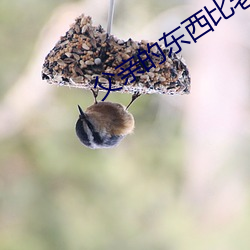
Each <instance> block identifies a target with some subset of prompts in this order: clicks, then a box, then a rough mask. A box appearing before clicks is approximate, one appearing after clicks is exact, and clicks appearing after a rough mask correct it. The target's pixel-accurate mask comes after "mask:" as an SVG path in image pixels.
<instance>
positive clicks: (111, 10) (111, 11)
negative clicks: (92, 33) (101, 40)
mask: <svg viewBox="0 0 250 250" xmlns="http://www.w3.org/2000/svg"><path fill="white" fill-rule="evenodd" d="M114 9H115V0H110V4H109V13H108V26H107V33H108V34H111V29H112V23H113V16H114Z"/></svg>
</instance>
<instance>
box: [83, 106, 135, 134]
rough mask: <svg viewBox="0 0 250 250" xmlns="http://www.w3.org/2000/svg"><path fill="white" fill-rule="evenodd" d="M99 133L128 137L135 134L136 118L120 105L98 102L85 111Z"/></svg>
mask: <svg viewBox="0 0 250 250" xmlns="http://www.w3.org/2000/svg"><path fill="white" fill-rule="evenodd" d="M85 114H86V116H87V117H89V120H90V122H91V123H92V124H93V125H94V127H95V128H96V130H97V131H99V132H104V131H106V132H107V133H108V134H110V135H128V134H130V133H132V132H133V129H134V124H135V122H134V118H133V116H132V115H131V114H130V113H129V112H128V111H127V110H126V109H125V107H124V106H123V105H121V104H119V103H112V102H98V103H96V104H93V105H92V106H90V107H88V108H87V109H86V111H85Z"/></svg>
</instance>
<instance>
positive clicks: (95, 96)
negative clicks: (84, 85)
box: [90, 88, 99, 104]
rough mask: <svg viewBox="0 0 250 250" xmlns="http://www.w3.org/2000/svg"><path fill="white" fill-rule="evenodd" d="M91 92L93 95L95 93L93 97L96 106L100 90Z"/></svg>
mask: <svg viewBox="0 0 250 250" xmlns="http://www.w3.org/2000/svg"><path fill="white" fill-rule="evenodd" d="M90 90H91V91H92V93H93V96H94V99H95V104H97V100H96V98H97V96H98V92H99V89H92V88H91V89H90Z"/></svg>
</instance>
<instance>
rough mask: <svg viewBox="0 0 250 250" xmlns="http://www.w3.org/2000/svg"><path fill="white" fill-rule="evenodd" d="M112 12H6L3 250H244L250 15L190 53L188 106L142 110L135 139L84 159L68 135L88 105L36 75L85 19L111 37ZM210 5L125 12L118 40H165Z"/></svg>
mask: <svg viewBox="0 0 250 250" xmlns="http://www.w3.org/2000/svg"><path fill="white" fill-rule="evenodd" d="M108 4H109V1H108V0H107V1H104V0H99V1H98V0H94V1H90V0H88V1H87V0H86V1H69V0H68V1H67V0H64V1H62V0H53V1H51V0H50V1H49V0H44V1H39V0H18V1H15V0H12V1H9V0H1V2H0V31H1V34H0V55H1V59H0V82H1V84H0V98H1V99H0V123H1V124H0V249H1V250H33V249H36V250H57V249H58V250H59V249H60V250H64V249H65V250H108V249H109V250H110V249H119V250H123V249H124V250H125V249H126V250H127V249H129V250H132V249H135V250H140V249H141V250H147V249H148V250H152V249H154V250H168V249H169V250H189V249H190V250H191V249H192V250H196V249H197V250H198V249H199V250H210V249H213V250H216V249H218V250H234V249H240V250H249V249H250V213H249V211H250V202H249V201H250V199H249V198H250V186H249V177H250V170H249V168H250V156H249V155H250V154H249V153H250V150H249V147H250V142H249V137H250V129H249V128H250V118H249V114H250V101H249V100H250V98H249V79H250V78H249V77H250V76H249V65H250V53H249V52H250V47H249V42H248V41H249V34H250V32H249V31H250V18H249V16H250V15H249V12H250V8H249V9H247V10H244V11H243V10H242V9H240V8H239V9H238V10H237V11H236V13H235V15H234V16H233V17H232V18H230V19H229V20H224V19H223V20H222V21H221V23H220V24H219V25H218V26H217V27H215V31H214V32H210V33H209V34H207V35H205V36H204V37H203V38H201V39H200V40H199V41H198V42H197V44H191V45H184V46H183V51H182V52H183V53H182V54H183V56H184V58H185V59H186V63H187V65H188V66H189V69H190V72H191V76H192V92H191V94H190V95H189V96H159V95H147V96H143V97H141V98H139V99H138V100H137V101H136V103H135V104H134V105H133V106H132V107H131V109H130V111H131V113H133V115H134V117H135V120H136V129H135V132H134V134H133V135H130V136H128V137H127V138H126V139H124V140H123V142H122V143H121V144H120V145H119V146H118V147H116V148H113V149H105V150H90V149H87V148H85V147H83V146H82V145H81V144H80V143H79V141H78V139H77V137H76V136H75V131H74V126H75V122H76V119H77V117H78V111H77V108H76V107H77V104H80V105H81V106H82V107H87V106H89V105H91V104H92V103H93V98H92V94H91V93H90V92H89V91H83V90H80V89H70V88H65V87H57V86H51V85H48V84H47V83H46V82H42V81H41V67H42V63H43V59H44V57H45V56H46V54H47V53H48V52H49V50H50V49H52V47H53V46H54V44H55V42H56V41H57V40H58V38H59V37H60V35H63V34H64V32H65V31H66V30H67V29H68V27H69V25H70V24H71V23H73V21H74V18H75V17H77V16H78V15H79V14H80V13H85V14H88V15H91V16H92V18H93V21H94V23H95V24H102V25H103V26H104V27H106V19H107V10H108ZM227 4H228V3H227ZM205 5H206V6H210V7H211V9H212V7H213V5H212V1H211V2H208V1H194V0H193V1H184V0H183V1H182V0H179V1H168V2H166V1H164V0H158V1H153V0H138V1H132V0H128V1H118V0H117V4H116V10H115V18H114V27H113V33H114V35H116V36H118V37H121V38H123V39H128V38H129V37H132V38H134V39H138V40H140V39H148V40H152V41H153V40H157V39H159V38H160V36H161V35H162V32H164V31H165V32H167V31H170V30H171V29H173V28H175V27H177V26H178V25H179V24H180V22H181V21H182V20H184V19H186V18H187V17H189V16H190V15H192V14H193V13H195V12H196V11H198V10H199V9H201V8H203V7H204V6H205ZM226 6H229V5H226ZM227 11H228V12H227V13H230V12H229V9H228V10H227ZM217 16H219V14H218V13H217ZM183 31H184V28H183ZM57 33H58V34H57ZM130 98H131V97H130V96H129V95H126V94H124V95H122V94H119V93H112V95H110V96H109V98H108V99H109V101H114V102H119V103H122V104H124V105H126V104H127V103H128V102H129V100H130Z"/></svg>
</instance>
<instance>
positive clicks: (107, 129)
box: [75, 90, 140, 149]
mask: <svg viewBox="0 0 250 250" xmlns="http://www.w3.org/2000/svg"><path fill="white" fill-rule="evenodd" d="M92 92H93V95H94V98H95V103H94V104H93V105H91V106H90V107H88V108H87V109H86V111H85V112H84V111H83V110H82V108H81V107H80V106H79V105H78V109H79V112H80V115H79V118H78V120H77V122H76V128H75V129H76V134H77V136H78V138H79V139H80V141H81V142H82V144H84V145H85V146H86V147H88V148H91V149H97V148H111V147H114V146H117V145H118V144H119V142H120V141H121V140H122V139H123V138H124V137H125V136H126V135H128V134H131V133H132V132H133V130H134V124H135V122H134V117H133V115H132V114H131V113H129V112H128V111H127V109H128V107H129V106H130V105H131V104H132V103H133V102H134V100H135V99H136V98H137V97H139V96H140V94H139V93H135V94H134V95H133V96H132V100H131V102H130V103H129V105H128V106H127V107H124V106H123V105H121V104H119V103H112V102H97V100H96V98H97V96H98V91H97V92H95V91H94V90H92Z"/></svg>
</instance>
